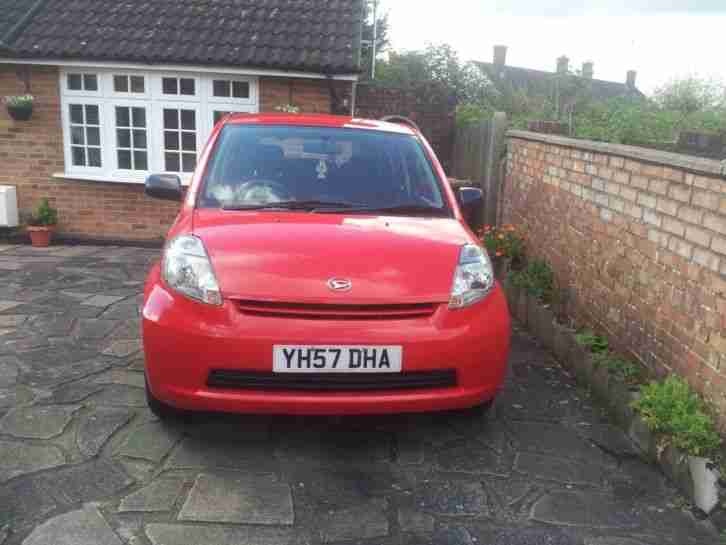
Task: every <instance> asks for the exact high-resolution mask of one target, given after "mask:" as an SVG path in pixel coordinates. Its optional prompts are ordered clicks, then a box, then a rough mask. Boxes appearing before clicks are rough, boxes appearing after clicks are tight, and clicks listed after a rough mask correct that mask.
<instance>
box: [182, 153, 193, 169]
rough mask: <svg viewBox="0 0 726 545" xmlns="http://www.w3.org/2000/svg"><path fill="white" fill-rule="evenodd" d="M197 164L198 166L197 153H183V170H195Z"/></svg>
mask: <svg viewBox="0 0 726 545" xmlns="http://www.w3.org/2000/svg"><path fill="white" fill-rule="evenodd" d="M196 166H197V155H196V153H183V154H182V171H183V172H194V168H195V167H196Z"/></svg>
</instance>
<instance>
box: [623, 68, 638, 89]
mask: <svg viewBox="0 0 726 545" xmlns="http://www.w3.org/2000/svg"><path fill="white" fill-rule="evenodd" d="M637 75H638V73H637V72H636V71H635V70H628V78H627V79H626V80H625V84H626V85H627V86H628V87H629V88H630V89H635V78H636V76H637Z"/></svg>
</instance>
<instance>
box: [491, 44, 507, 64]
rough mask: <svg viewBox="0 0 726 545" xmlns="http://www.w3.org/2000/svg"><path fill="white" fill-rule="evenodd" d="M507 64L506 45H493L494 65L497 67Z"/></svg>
mask: <svg viewBox="0 0 726 545" xmlns="http://www.w3.org/2000/svg"><path fill="white" fill-rule="evenodd" d="M506 64H507V46H506V45H495V46H494V65H495V66H497V67H498V68H501V67H503V66H504V65H506Z"/></svg>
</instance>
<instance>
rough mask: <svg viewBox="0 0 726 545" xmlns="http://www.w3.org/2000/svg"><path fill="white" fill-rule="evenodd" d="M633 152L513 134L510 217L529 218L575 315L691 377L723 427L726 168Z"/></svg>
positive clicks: (537, 245)
mask: <svg viewBox="0 0 726 545" xmlns="http://www.w3.org/2000/svg"><path fill="white" fill-rule="evenodd" d="M595 150H601V151H595ZM634 150H635V148H629V147H625V146H612V145H588V143H584V144H583V143H581V142H579V141H576V140H570V139H563V138H560V137H548V136H544V135H534V134H531V133H530V134H528V133H522V132H519V131H517V132H513V133H511V138H510V139H509V150H508V159H507V176H506V180H505V186H504V190H503V221H504V222H511V223H517V224H524V225H526V226H527V228H528V232H529V234H530V237H531V238H530V242H529V244H528V247H529V248H530V251H531V252H532V253H534V254H535V255H536V256H539V257H542V258H545V259H547V261H548V262H549V263H550V264H551V265H552V267H553V269H554V271H555V273H556V279H557V284H558V288H560V290H561V292H560V293H562V294H563V297H564V298H565V299H566V301H567V303H566V308H567V312H568V314H569V315H570V317H571V318H574V320H575V323H576V324H577V325H579V326H584V325H588V326H591V327H594V328H595V329H596V330H598V331H600V332H602V333H605V334H606V335H607V336H608V338H609V339H610V341H611V344H613V345H614V347H615V348H616V349H618V350H619V351H621V352H622V353H624V354H626V355H628V356H630V357H632V358H635V359H637V360H639V361H640V362H642V363H643V364H644V365H646V366H647V367H648V368H649V369H650V370H651V371H652V372H653V373H655V374H658V375H661V374H665V373H668V372H674V373H678V374H680V375H682V376H684V377H685V378H686V379H687V380H688V381H689V383H690V384H691V385H692V386H693V387H694V388H695V389H696V390H698V391H699V392H701V393H702V394H703V395H704V396H705V397H706V398H707V399H708V400H709V401H710V402H711V403H712V404H713V406H714V407H716V409H717V411H718V413H719V416H720V421H721V426H722V430H726V178H724V177H722V175H720V173H719V170H720V166H719V163H717V162H716V161H707V160H694V161H690V163H689V161H688V160H687V159H686V158H684V156H676V155H673V154H665V153H662V152H647V150H639V151H637V153H636V152H634ZM681 164H684V165H685V168H684V167H682V166H680V165H681ZM677 165H678V166H677ZM701 167H703V169H702V168H701Z"/></svg>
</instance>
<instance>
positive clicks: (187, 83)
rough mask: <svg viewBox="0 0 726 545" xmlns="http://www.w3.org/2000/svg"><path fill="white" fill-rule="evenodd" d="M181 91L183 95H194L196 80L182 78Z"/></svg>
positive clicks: (180, 81) (180, 82)
mask: <svg viewBox="0 0 726 545" xmlns="http://www.w3.org/2000/svg"><path fill="white" fill-rule="evenodd" d="M179 91H180V94H182V95H194V94H195V92H194V80H193V79H191V78H181V79H180V80H179Z"/></svg>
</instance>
